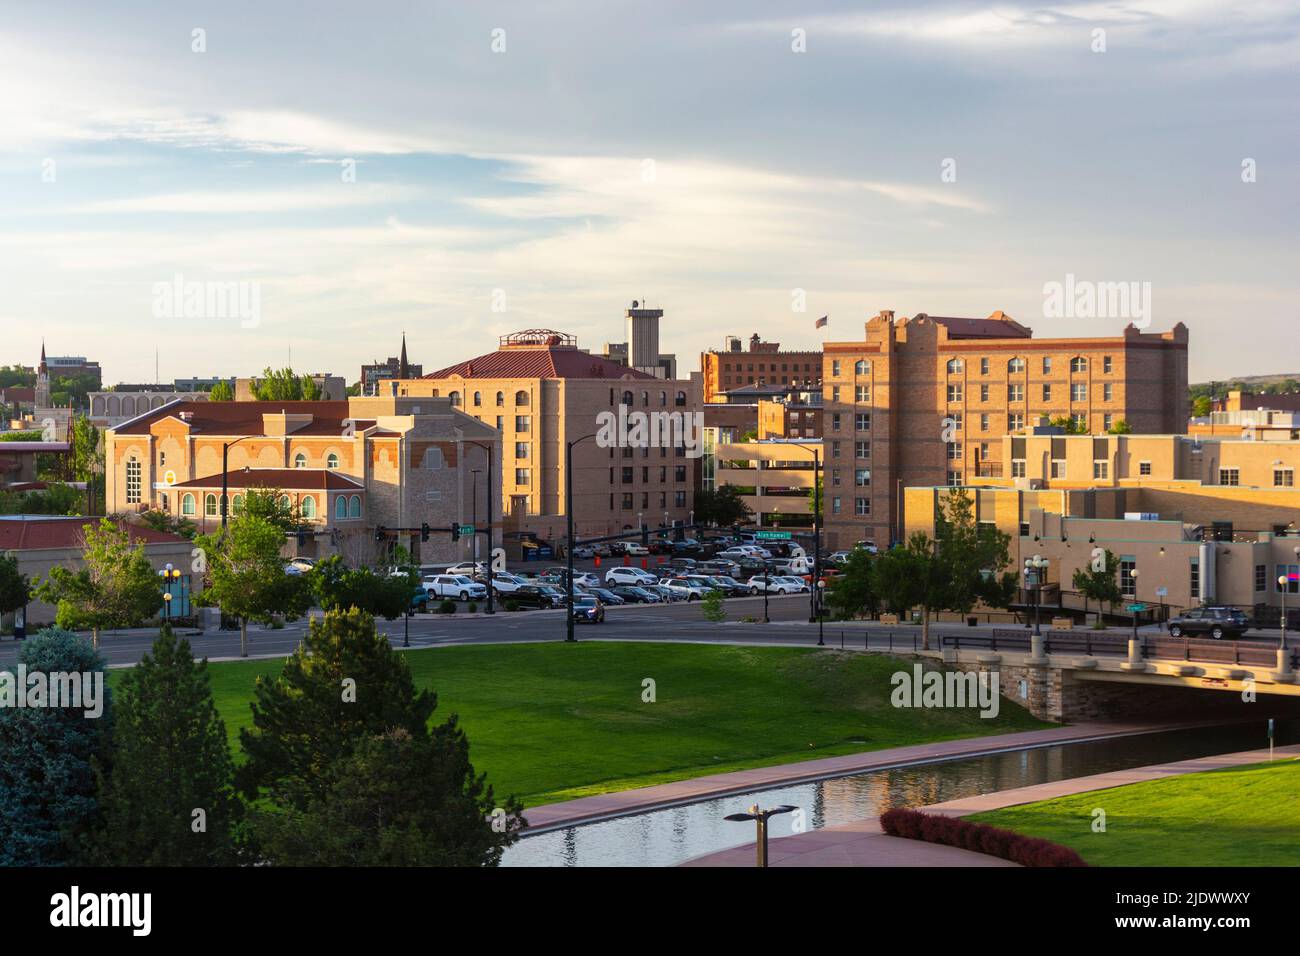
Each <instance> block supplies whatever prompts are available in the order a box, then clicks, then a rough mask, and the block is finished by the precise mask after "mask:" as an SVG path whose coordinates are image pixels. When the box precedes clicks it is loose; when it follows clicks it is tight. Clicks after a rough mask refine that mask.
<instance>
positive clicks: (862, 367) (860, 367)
mask: <svg viewBox="0 0 1300 956" xmlns="http://www.w3.org/2000/svg"><path fill="white" fill-rule="evenodd" d="M853 374H854V375H870V374H871V363H870V362H867V361H864V360H859V361H857V362H854V363H853Z"/></svg>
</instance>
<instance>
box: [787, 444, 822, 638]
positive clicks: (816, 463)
mask: <svg viewBox="0 0 1300 956" xmlns="http://www.w3.org/2000/svg"><path fill="white" fill-rule="evenodd" d="M794 445H795V447H796V448H802V449H803V450H804V451H810V452H812V455H813V581H814V582H817V581H820V580H821V579H822V499H821V493H822V487H821V483H820V482H819V480H818V479H819V478H820V477H821V473H822V459H821V454H822V452H821V448H819V447H817V446H815V445H801V444H799V443H798V442H795V443H794ZM818 593H819V592H818V589H817V586H816V584H815V583H814V585H813V586H812V587H811V588H809V589H808V623H809V624H811V623H813V621H816V620H817V618H818V608H817V597H818ZM818 643H819V644H820V643H821V641H818Z"/></svg>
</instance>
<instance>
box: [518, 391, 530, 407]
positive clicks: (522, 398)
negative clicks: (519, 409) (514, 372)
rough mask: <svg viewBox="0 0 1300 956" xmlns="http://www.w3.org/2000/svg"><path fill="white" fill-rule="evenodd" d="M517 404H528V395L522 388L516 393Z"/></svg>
mask: <svg viewBox="0 0 1300 956" xmlns="http://www.w3.org/2000/svg"><path fill="white" fill-rule="evenodd" d="M515 404H516V405H527V404H528V393H527V392H525V391H524V390H523V389H522V388H521V389H520V390H519V391H517V392H515Z"/></svg>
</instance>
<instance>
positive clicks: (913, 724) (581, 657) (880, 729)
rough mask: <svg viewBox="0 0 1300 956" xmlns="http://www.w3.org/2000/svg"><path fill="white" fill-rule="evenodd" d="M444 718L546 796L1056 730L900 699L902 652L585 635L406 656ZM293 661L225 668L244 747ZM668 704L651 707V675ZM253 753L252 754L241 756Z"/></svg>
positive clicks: (224, 682) (490, 761)
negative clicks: (254, 703) (253, 706)
mask: <svg viewBox="0 0 1300 956" xmlns="http://www.w3.org/2000/svg"><path fill="white" fill-rule="evenodd" d="M406 659H407V661H408V662H409V663H410V666H411V671H412V674H413V675H414V677H415V681H416V684H417V685H418V686H421V687H429V688H433V689H434V690H436V691H437V692H438V710H437V711H436V712H435V714H434V719H435V720H441V719H445V717H446V716H447V715H448V714H451V713H457V714H459V715H460V719H461V724H462V726H463V727H464V728H465V731H466V733H467V734H468V735H469V739H470V744H471V747H472V750H471V756H472V759H473V761H474V766H475V768H476V769H478V770H480V771H486V772H487V774H488V780H489V782H490V783H492V785H493V786H494V787H495V788H496V791H497V793H498V794H509V793H514V794H516V795H518V796H519V797H520V798H521V799H523V800H524V802H525V803H526V804H529V805H534V806H535V805H537V804H541V803H549V802H552V801H556V800H567V799H572V798H574V797H579V796H585V795H588V794H593V793H604V792H608V791H611V790H623V789H627V788H630V787H640V786H647V785H649V784H654V783H664V782H667V781H671V780H681V779H684V778H687V777H695V776H700V775H702V774H706V773H717V772H722V771H730V770H743V769H747V768H750V767H762V766H770V765H773V764H780V763H791V762H794V761H799V760H809V759H812V758H815V757H829V756H835V755H839V754H847V753H857V752H860V751H865V750H878V749H881V748H885V747H899V746H904V745H907V744H916V743H922V742H926V741H935V740H949V739H954V738H959V737H978V736H982V735H985V734H996V733H1009V732H1012V731H1016V730H1029V729H1034V728H1038V727H1046V726H1051V725H1050V724H1045V723H1042V722H1041V721H1038V720H1036V719H1034V718H1033V717H1032V716H1030V715H1029V713H1028V712H1026V711H1025V710H1023V709H1022V708H1020V707H1018V706H1016V705H1014V704H1013V703H1011V702H1009V701H1007V700H1006V699H1003V701H1002V703H1001V712H1000V714H999V716H998V717H997V718H996V719H988V720H985V719H981V718H980V717H979V715H978V711H977V710H974V709H970V710H961V711H957V710H940V709H932V710H921V709H915V710H909V709H896V708H894V707H892V706H891V705H890V702H889V694H890V691H891V689H892V687H891V685H890V682H889V678H890V675H891V674H893V673H894V672H895V671H897V670H900V669H905V670H909V671H910V668H911V664H910V663H905V662H903V661H899V660H897V659H892V658H886V657H880V656H867V655H863V654H852V653H844V652H840V651H821V652H818V651H816V650H812V649H803V648H779V647H719V646H712V645H700V644H672V645H669V644H635V643H622V642H619V643H601V642H595V641H584V642H580V643H578V644H564V643H562V642H557V643H548V644H496V645H480V646H462V647H445V648H431V649H421V650H415V651H407V652H406ZM280 663H281V662H280V661H250V662H242V661H240V662H233V663H229V662H225V663H217V664H212V665H210V671H211V675H212V687H213V694H214V696H215V699H216V703H217V707H218V709H219V710H220V712H221V715H222V717H223V718H224V719H225V722H226V727H227V730H228V731H229V733H230V736H231V741H232V744H234V746H235V747H236V748H237V747H238V736H239V729H240V728H241V727H246V726H249V725H250V724H251V716H250V712H249V702H250V701H251V700H252V686H253V680H254V678H255V677H256V675H258V674H266V675H273V674H275V673H277V672H278V671H279V669H280ZM645 678H652V679H653V680H654V681H655V684H656V687H655V690H656V696H657V700H656V702H655V703H643V702H642V700H641V696H642V681H643V679H645ZM236 759H238V754H237V755H236Z"/></svg>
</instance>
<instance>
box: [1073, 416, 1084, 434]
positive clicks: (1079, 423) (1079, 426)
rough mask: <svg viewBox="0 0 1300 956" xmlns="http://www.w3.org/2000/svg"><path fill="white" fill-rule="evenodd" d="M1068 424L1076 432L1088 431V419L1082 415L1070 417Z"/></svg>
mask: <svg viewBox="0 0 1300 956" xmlns="http://www.w3.org/2000/svg"><path fill="white" fill-rule="evenodd" d="M1070 424H1071V425H1073V426H1074V430H1075V431H1076V432H1085V431H1087V430H1088V419H1086V418H1084V417H1083V416H1082V415H1071V416H1070Z"/></svg>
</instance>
